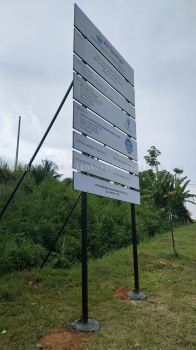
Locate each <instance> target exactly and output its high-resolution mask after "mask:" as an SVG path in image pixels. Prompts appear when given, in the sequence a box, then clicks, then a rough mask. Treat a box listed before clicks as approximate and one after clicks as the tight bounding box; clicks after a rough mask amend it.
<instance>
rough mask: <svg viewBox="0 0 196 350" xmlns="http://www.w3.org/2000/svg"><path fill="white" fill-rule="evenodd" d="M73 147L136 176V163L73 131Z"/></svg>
mask: <svg viewBox="0 0 196 350" xmlns="http://www.w3.org/2000/svg"><path fill="white" fill-rule="evenodd" d="M73 147H74V148H75V149H77V150H79V151H81V152H84V153H87V154H89V155H91V156H93V157H96V158H99V159H102V160H103V161H105V162H108V163H110V164H113V165H115V166H117V167H119V168H121V169H124V170H126V171H128V172H130V173H133V174H136V175H137V174H138V165H137V163H136V162H134V161H133V160H131V159H129V158H127V157H125V156H123V155H122V154H120V153H117V152H115V151H113V150H112V149H111V148H108V147H106V146H103V145H102V144H100V143H98V142H96V141H94V140H92V139H89V138H88V137H86V136H84V135H82V134H79V133H77V132H75V131H74V132H73Z"/></svg>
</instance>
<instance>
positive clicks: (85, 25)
mask: <svg viewBox="0 0 196 350" xmlns="http://www.w3.org/2000/svg"><path fill="white" fill-rule="evenodd" d="M74 26H75V27H76V28H77V29H78V30H79V31H80V32H81V33H82V34H83V35H84V36H85V37H86V38H87V39H88V40H89V41H90V42H91V43H92V44H93V45H94V46H95V47H96V48H97V49H98V50H99V51H100V52H101V54H102V55H103V56H105V58H106V59H107V60H108V61H109V62H110V63H111V64H112V65H113V66H114V67H115V68H116V69H117V70H118V71H119V72H120V73H121V74H122V75H123V76H124V77H125V78H126V79H127V80H128V81H129V82H130V83H131V84H132V85H134V71H133V68H132V67H131V66H130V65H129V64H128V63H127V62H126V61H125V60H124V58H123V57H122V56H121V55H120V54H119V52H118V51H117V50H116V49H115V48H114V46H113V45H112V44H111V43H110V42H109V41H108V40H107V39H106V37H105V36H104V35H103V34H102V33H101V32H100V31H99V30H98V29H97V27H96V26H95V25H94V24H93V23H92V22H91V21H90V19H89V18H88V17H87V16H86V15H85V14H84V13H83V12H82V11H81V10H80V8H79V7H78V6H77V5H76V4H75V9H74Z"/></svg>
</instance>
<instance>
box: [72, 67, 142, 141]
mask: <svg viewBox="0 0 196 350" xmlns="http://www.w3.org/2000/svg"><path fill="white" fill-rule="evenodd" d="M73 87H74V90H73V96H74V98H75V99H76V100H77V101H79V102H81V103H82V104H83V105H85V106H86V107H88V108H89V109H91V110H92V111H93V112H95V113H97V114H99V115H100V116H101V117H103V118H104V119H106V120H107V121H108V122H110V123H112V124H113V125H115V126H116V127H118V128H119V129H120V130H122V131H124V132H125V133H126V134H128V135H129V136H132V137H134V138H135V139H136V122H135V120H134V119H132V118H131V117H130V116H129V115H127V114H126V113H124V112H122V111H121V110H120V109H119V108H118V107H117V106H115V105H114V104H113V103H112V102H111V101H110V100H108V99H107V98H106V97H105V96H104V95H102V94H101V93H100V92H99V91H97V90H96V89H95V88H94V87H92V86H91V85H90V84H88V83H87V82H86V81H85V80H84V79H83V78H80V77H79V76H77V75H76V74H75V73H74V85H73Z"/></svg>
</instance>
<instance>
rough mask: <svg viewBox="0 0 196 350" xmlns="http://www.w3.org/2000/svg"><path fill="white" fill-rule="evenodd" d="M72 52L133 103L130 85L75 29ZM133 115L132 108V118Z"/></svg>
mask: <svg viewBox="0 0 196 350" xmlns="http://www.w3.org/2000/svg"><path fill="white" fill-rule="evenodd" d="M74 52H75V53H76V54H77V55H78V56H79V57H80V58H81V59H83V60H84V61H85V62H86V63H87V64H88V65H89V66H90V67H91V68H92V69H94V70H95V71H96V72H97V73H98V74H99V75H100V76H101V77H102V78H103V79H105V80H106V81H107V82H108V83H109V84H110V85H111V86H112V87H113V88H114V89H116V90H117V91H118V92H119V93H120V94H121V95H123V96H124V97H125V98H126V99H127V100H128V101H129V102H131V101H133V99H134V98H135V97H134V96H135V92H134V88H133V87H132V85H131V84H129V83H128V82H127V81H126V79H125V78H124V77H123V76H122V75H121V74H119V73H118V72H117V70H116V69H115V68H114V67H113V66H112V65H111V64H110V63H109V62H108V61H107V60H106V59H105V58H104V57H103V56H102V55H101V54H100V53H99V51H97V49H96V48H95V47H93V46H92V45H91V44H90V43H89V42H88V40H86V39H85V38H84V37H83V36H82V35H81V34H80V33H79V32H78V31H77V30H76V29H74ZM134 113H135V111H134V108H133V111H132V116H133V117H134V116H135V114H134Z"/></svg>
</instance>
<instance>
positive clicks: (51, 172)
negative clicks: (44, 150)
mask: <svg viewBox="0 0 196 350" xmlns="http://www.w3.org/2000/svg"><path fill="white" fill-rule="evenodd" d="M57 170H58V166H57V165H56V164H55V163H54V162H53V161H51V160H48V159H45V160H42V162H41V164H40V165H36V166H34V167H32V169H31V174H32V176H33V177H34V179H35V182H36V183H37V184H39V183H40V182H42V181H43V180H45V179H46V178H51V179H59V178H60V177H61V174H59V173H58V172H57Z"/></svg>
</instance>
